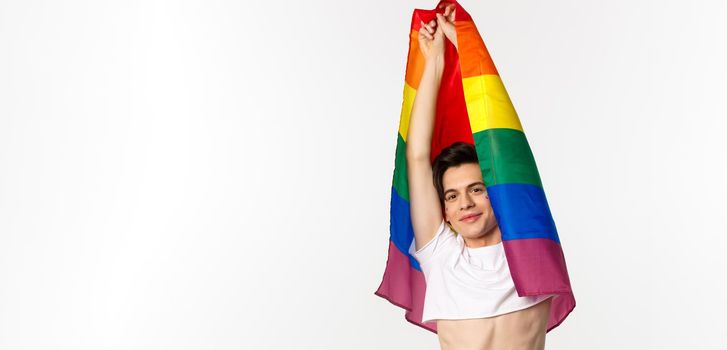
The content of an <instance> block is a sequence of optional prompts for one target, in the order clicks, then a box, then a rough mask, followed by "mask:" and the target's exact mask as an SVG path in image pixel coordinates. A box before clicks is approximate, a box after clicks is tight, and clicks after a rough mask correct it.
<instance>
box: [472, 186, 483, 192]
mask: <svg viewBox="0 0 727 350" xmlns="http://www.w3.org/2000/svg"><path fill="white" fill-rule="evenodd" d="M472 190H473V191H475V192H482V188H480V187H475V188H474V189H472Z"/></svg>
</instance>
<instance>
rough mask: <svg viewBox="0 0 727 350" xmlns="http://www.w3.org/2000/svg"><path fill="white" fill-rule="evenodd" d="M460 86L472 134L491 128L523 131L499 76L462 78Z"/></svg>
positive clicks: (486, 75) (487, 75)
mask: <svg viewBox="0 0 727 350" xmlns="http://www.w3.org/2000/svg"><path fill="white" fill-rule="evenodd" d="M462 85H463V87H464V98H465V102H466V103H467V114H469V118H470V127H471V128H472V134H475V133H477V132H480V131H482V130H486V129H492V128H508V129H516V130H520V131H523V127H522V125H521V124H520V118H518V115H517V112H515V107H513V105H512V101H510V96H509V95H508V94H507V91H506V90H505V85H503V84H502V80H501V79H500V76H498V75H494V74H485V75H478V76H475V77H470V78H464V79H462Z"/></svg>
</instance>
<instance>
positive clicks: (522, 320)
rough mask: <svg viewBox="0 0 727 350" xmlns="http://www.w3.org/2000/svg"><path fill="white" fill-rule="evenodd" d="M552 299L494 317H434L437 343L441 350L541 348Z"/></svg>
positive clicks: (543, 347)
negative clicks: (446, 318) (442, 318)
mask: <svg viewBox="0 0 727 350" xmlns="http://www.w3.org/2000/svg"><path fill="white" fill-rule="evenodd" d="M551 299H552V298H548V299H546V300H544V301H542V302H540V303H537V304H535V305H533V306H531V307H528V308H526V309H522V310H518V311H514V312H510V313H507V314H503V315H498V316H494V317H487V318H472V319H465V320H437V334H438V336H439V344H440V346H441V348H442V350H454V349H456V350H491V349H493V350H494V349H513V350H543V349H545V331H546V328H547V326H548V315H549V313H550V303H551Z"/></svg>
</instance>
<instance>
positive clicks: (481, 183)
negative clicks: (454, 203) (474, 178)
mask: <svg viewBox="0 0 727 350" xmlns="http://www.w3.org/2000/svg"><path fill="white" fill-rule="evenodd" d="M477 185H482V186H485V183H484V182H481V181H478V182H473V183H471V184H469V185H467V188H470V187H474V186H477ZM449 192H457V190H455V189H453V188H450V189H448V190H446V191H444V194H445V195H446V194H447V193H449Z"/></svg>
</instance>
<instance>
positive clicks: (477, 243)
mask: <svg viewBox="0 0 727 350" xmlns="http://www.w3.org/2000/svg"><path fill="white" fill-rule="evenodd" d="M462 239H464V243H465V244H466V245H467V246H468V247H470V248H480V247H486V246H490V245H495V244H498V243H500V242H502V237H501V235H500V225H495V227H494V228H492V229H491V230H489V231H487V233H485V234H484V235H482V236H480V237H477V238H465V237H462Z"/></svg>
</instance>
